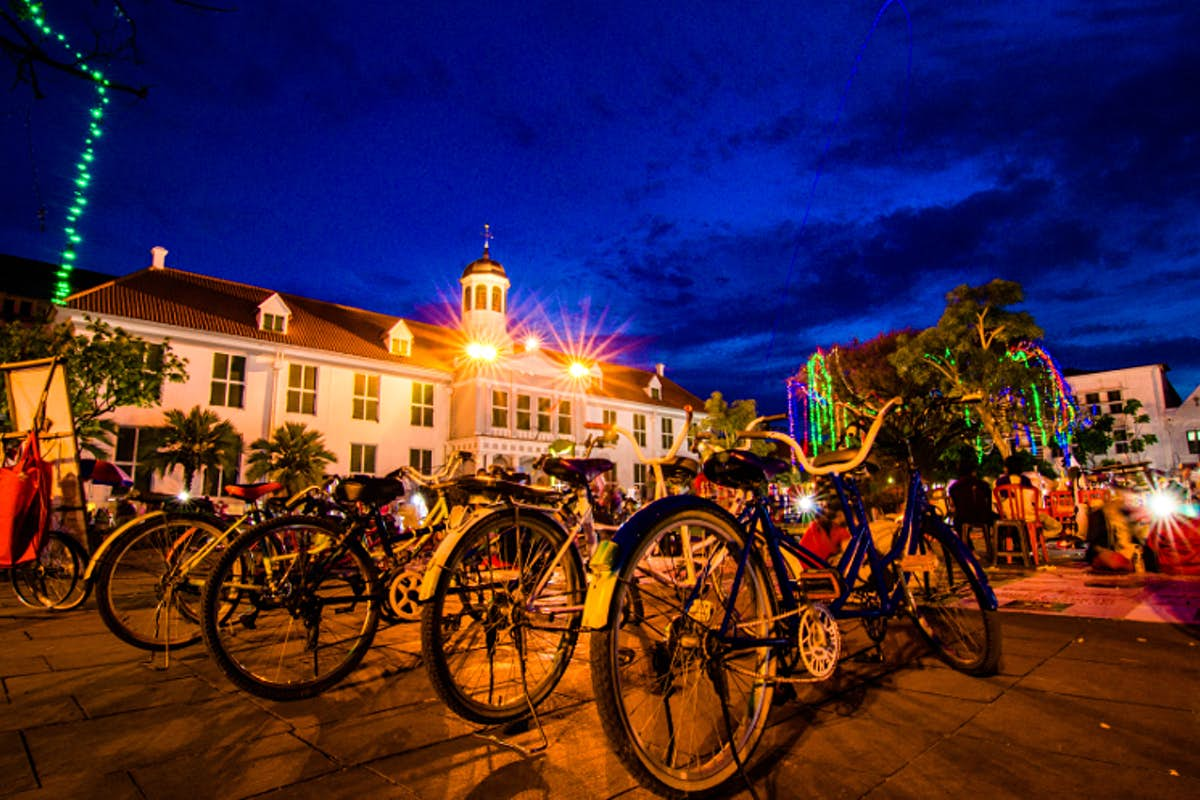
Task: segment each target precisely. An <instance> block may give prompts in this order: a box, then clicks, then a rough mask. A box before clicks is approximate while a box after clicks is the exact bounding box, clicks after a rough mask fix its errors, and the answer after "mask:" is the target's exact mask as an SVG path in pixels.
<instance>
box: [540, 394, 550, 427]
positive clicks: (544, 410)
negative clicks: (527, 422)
mask: <svg viewBox="0 0 1200 800" xmlns="http://www.w3.org/2000/svg"><path fill="white" fill-rule="evenodd" d="M537 406H538V433H549V432H550V411H551V410H552V409H551V407H550V398H549V397H539V398H538V403H537Z"/></svg>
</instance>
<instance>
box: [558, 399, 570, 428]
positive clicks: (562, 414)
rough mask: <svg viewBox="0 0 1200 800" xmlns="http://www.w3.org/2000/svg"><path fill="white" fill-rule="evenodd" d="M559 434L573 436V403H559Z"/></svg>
mask: <svg viewBox="0 0 1200 800" xmlns="http://www.w3.org/2000/svg"><path fill="white" fill-rule="evenodd" d="M558 433H559V435H561V436H570V435H571V401H570V400H560V401H559V403H558Z"/></svg>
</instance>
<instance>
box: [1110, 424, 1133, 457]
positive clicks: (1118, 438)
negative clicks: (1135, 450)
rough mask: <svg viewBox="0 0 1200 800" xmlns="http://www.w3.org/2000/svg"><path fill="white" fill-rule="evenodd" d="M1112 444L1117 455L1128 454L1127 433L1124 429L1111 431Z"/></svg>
mask: <svg viewBox="0 0 1200 800" xmlns="http://www.w3.org/2000/svg"><path fill="white" fill-rule="evenodd" d="M1112 435H1113V444H1114V445H1115V449H1116V452H1117V453H1128V452H1129V431H1127V430H1125V429H1124V428H1117V429H1116V430H1114V431H1113V434H1112Z"/></svg>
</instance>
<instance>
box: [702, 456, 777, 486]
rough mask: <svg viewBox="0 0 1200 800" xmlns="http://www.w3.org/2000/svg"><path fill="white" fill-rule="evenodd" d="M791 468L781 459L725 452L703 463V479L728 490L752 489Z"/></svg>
mask: <svg viewBox="0 0 1200 800" xmlns="http://www.w3.org/2000/svg"><path fill="white" fill-rule="evenodd" d="M791 468H792V465H791V462H788V461H784V460H783V459H782V458H772V457H771V456H759V455H755V454H754V453H752V452H750V451H749V450H726V451H724V452H721V453H716V454H714V455H713V456H712V457H711V458H709V459H708V460H707V461H705V462H704V477H706V478H708V479H709V480H710V481H712V482H713V483H716V484H719V485H721V486H728V487H729V488H730V489H754V488H756V487H758V486H761V485H762V483H763V482H764V481H769V480H770V479H771V478H774V477H775V476H776V475H779V474H780V473H783V472H787V471H788V470H790V469H791Z"/></svg>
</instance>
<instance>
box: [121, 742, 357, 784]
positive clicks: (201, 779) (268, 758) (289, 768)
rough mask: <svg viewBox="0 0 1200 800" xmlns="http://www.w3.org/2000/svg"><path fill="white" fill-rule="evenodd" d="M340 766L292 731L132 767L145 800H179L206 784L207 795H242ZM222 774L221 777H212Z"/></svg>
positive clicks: (297, 780)
mask: <svg viewBox="0 0 1200 800" xmlns="http://www.w3.org/2000/svg"><path fill="white" fill-rule="evenodd" d="M342 769H343V766H342V765H340V764H338V763H337V762H335V761H333V760H332V759H330V758H328V757H327V756H325V755H324V754H322V753H321V752H320V751H318V750H316V749H314V748H313V747H311V746H310V745H308V744H307V743H305V742H303V741H301V740H300V739H298V738H296V737H295V736H293V735H291V734H289V733H284V734H275V735H270V736H263V737H258V738H252V739H245V740H243V741H241V742H238V743H236V744H233V745H231V746H229V747H220V748H209V749H201V750H195V751H189V752H185V753H183V754H181V755H180V756H179V757H176V758H171V759H166V760H163V761H158V762H154V763H151V764H147V765H145V766H141V767H135V768H133V769H132V770H131V772H132V774H133V778H134V780H135V781H136V782H137V785H138V786H139V787H141V789H142V791H143V792H144V793H145V796H146V798H148V800H178V798H181V797H191V796H195V795H196V794H197V791H196V790H197V787H206V788H205V790H204V792H203V794H204V796H205V797H209V798H214V799H215V798H240V797H249V796H252V795H257V794H261V793H264V792H271V791H273V790H276V789H279V788H281V787H291V786H293V785H295V784H298V783H303V782H306V781H312V780H313V779H315V778H319V777H321V776H324V775H329V774H331V773H334V772H339V771H341V770H342ZM214 776H220V779H219V780H213V777H214Z"/></svg>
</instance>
